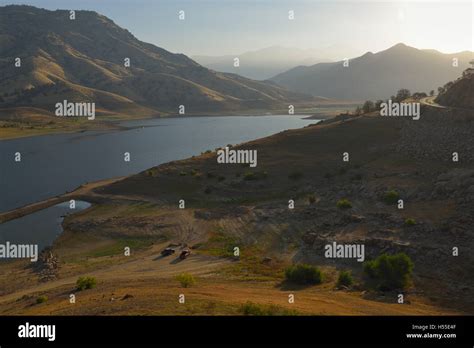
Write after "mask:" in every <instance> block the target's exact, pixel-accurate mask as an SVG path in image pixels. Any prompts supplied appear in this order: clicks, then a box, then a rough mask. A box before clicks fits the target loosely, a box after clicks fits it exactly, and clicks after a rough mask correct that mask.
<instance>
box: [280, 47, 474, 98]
mask: <svg viewBox="0 0 474 348" xmlns="http://www.w3.org/2000/svg"><path fill="white" fill-rule="evenodd" d="M454 58H457V63H458V64H457V66H453V59H454ZM472 58H473V52H469V51H463V52H459V53H453V54H444V53H441V52H438V51H436V50H421V49H417V48H414V47H410V46H407V45H405V44H402V43H399V44H397V45H395V46H393V47H390V48H389V49H387V50H384V51H381V52H378V53H372V52H367V53H365V54H364V55H362V56H360V57H357V58H354V59H350V60H349V65H348V66H347V67H345V66H344V64H343V63H344V62H343V61H339V62H334V63H318V64H315V65H312V66H298V67H295V68H293V69H291V70H288V71H286V72H284V73H281V74H278V75H277V76H275V77H273V78H271V81H274V82H276V83H278V84H279V85H281V86H284V87H286V88H288V89H291V90H293V91H297V92H301V93H308V94H311V95H314V96H323V97H328V98H341V99H353V100H361V99H383V98H388V97H390V96H391V95H393V94H394V93H396V91H397V90H399V89H401V88H408V89H410V90H411V91H412V92H426V93H428V92H430V91H431V90H435V91H436V90H437V88H438V87H440V86H443V85H444V84H445V83H446V82H448V81H451V80H455V79H456V78H458V77H459V76H460V75H461V73H462V71H463V70H464V69H466V68H467V67H468V66H469V61H470V60H472Z"/></svg>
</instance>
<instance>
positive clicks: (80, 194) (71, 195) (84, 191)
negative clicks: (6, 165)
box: [0, 176, 127, 224]
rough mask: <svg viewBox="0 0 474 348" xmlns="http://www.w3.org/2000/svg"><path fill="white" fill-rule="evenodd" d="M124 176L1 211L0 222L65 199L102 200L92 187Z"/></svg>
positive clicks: (91, 201)
mask: <svg viewBox="0 0 474 348" xmlns="http://www.w3.org/2000/svg"><path fill="white" fill-rule="evenodd" d="M126 177H127V176H121V177H116V178H111V179H104V180H98V181H94V182H90V183H86V184H83V185H80V186H79V187H77V188H76V189H74V190H73V191H71V192H66V193H64V194H62V195H58V196H54V197H50V198H47V199H44V200H42V201H38V202H34V203H30V204H27V205H24V206H21V207H18V208H15V209H12V210H9V211H5V212H2V213H0V224H3V223H5V222H8V221H11V220H15V219H19V218H21V217H23V216H26V215H30V214H33V213H35V212H38V211H40V210H43V209H47V208H50V207H52V206H55V205H57V204H60V203H63V202H66V201H67V200H71V199H75V200H81V201H85V202H88V203H91V204H93V203H99V202H100V201H103V200H104V198H103V197H101V196H99V195H96V194H94V193H93V192H92V190H93V189H95V188H97V187H101V186H104V185H108V184H111V183H113V182H116V181H119V180H123V179H125V178H126Z"/></svg>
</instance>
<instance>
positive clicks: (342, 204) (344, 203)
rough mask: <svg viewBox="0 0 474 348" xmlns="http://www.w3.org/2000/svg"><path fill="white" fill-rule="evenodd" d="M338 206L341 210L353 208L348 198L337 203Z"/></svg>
mask: <svg viewBox="0 0 474 348" xmlns="http://www.w3.org/2000/svg"><path fill="white" fill-rule="evenodd" d="M336 206H337V207H338V208H339V209H349V208H352V203H351V201H349V200H348V199H347V198H343V199H340V200H339V201H337V203H336Z"/></svg>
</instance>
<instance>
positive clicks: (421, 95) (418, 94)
mask: <svg viewBox="0 0 474 348" xmlns="http://www.w3.org/2000/svg"><path fill="white" fill-rule="evenodd" d="M412 97H413V98H415V99H421V98H425V97H427V95H426V93H425V92H416V93H413V95H412Z"/></svg>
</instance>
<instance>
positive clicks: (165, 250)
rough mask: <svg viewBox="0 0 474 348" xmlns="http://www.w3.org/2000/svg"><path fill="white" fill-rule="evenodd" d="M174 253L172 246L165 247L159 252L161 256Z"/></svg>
mask: <svg viewBox="0 0 474 348" xmlns="http://www.w3.org/2000/svg"><path fill="white" fill-rule="evenodd" d="M174 253H175V250H174V249H173V248H166V249H164V250H163V251H162V252H161V256H169V255H173V254H174Z"/></svg>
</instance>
